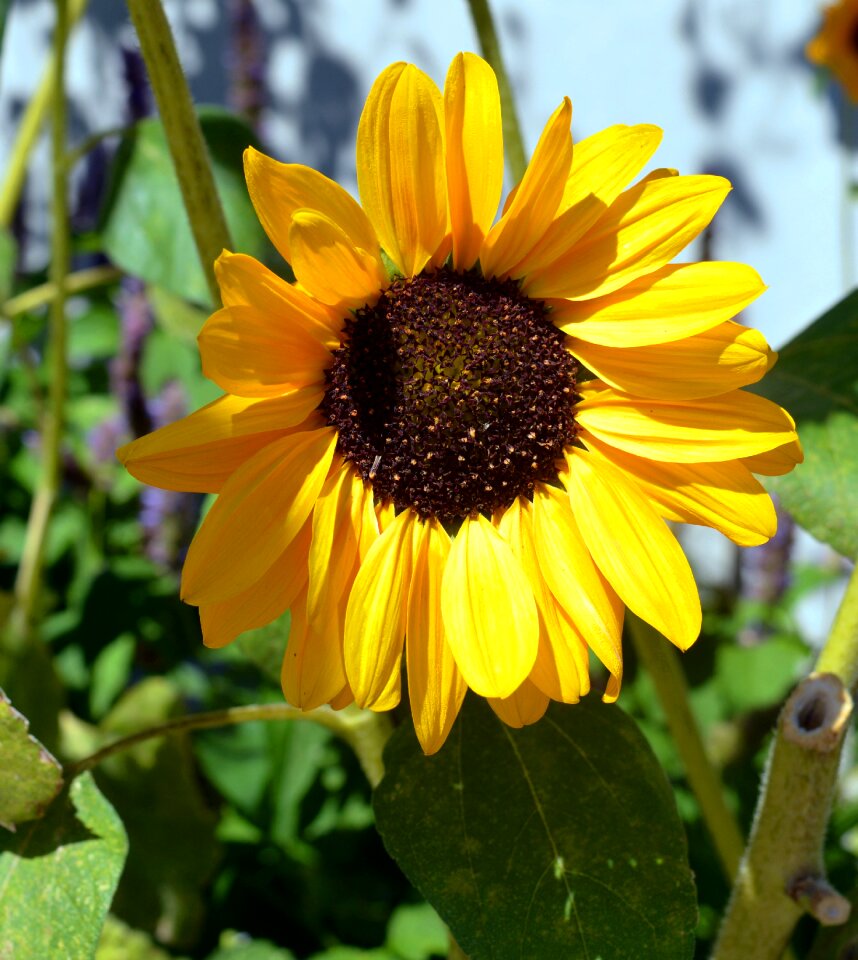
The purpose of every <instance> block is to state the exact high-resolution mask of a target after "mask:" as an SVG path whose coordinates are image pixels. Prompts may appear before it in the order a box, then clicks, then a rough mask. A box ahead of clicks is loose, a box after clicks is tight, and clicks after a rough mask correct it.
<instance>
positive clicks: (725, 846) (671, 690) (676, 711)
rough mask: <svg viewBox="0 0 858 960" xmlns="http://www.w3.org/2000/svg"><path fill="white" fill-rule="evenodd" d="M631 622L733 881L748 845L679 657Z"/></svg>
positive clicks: (640, 623)
mask: <svg viewBox="0 0 858 960" xmlns="http://www.w3.org/2000/svg"><path fill="white" fill-rule="evenodd" d="M627 619H628V625H629V632H630V633H631V636H632V642H633V643H634V645H635V650H636V651H637V654H638V657H639V658H640V660H641V662H642V663H643V665H644V667H646V671H647V673H648V674H649V676H650V679H651V680H652V682H653V685H654V686H655V690H656V693H657V695H658V699H659V702H660V703H661V706H662V709H663V710H664V713H665V716H666V717H667V725H668V727H669V728H670V733H671V735H672V737H673V741H674V743H675V744H676V748H677V750H678V751H679V756H680V758H681V759H682V764H683V766H684V767H685V775H686V777H687V779H688V783H689V785H690V786H691V789H692V790H693V792H694V796H695V797H696V798H697V802H698V804H699V805H700V812H701V814H702V816H703V822H704V823H705V824H706V827H707V829H708V830H709V834H710V836H711V837H712V841H713V843H714V844H715V850H716V852H717V854H718V859H719V860H720V861H721V866H722V867H723V869H724V874H725V875H726V877H727V879H728V880H731V881H732V880H733V878H734V877H735V876H736V871H737V869H738V867H739V860H740V859H741V856H742V849H743V847H744V839H743V838H742V832H741V831H740V830H739V826H738V824H737V823H736V820H735V818H734V817H733V814H732V813H731V812H730V808H729V807H728V806H727V803H726V801H725V800H724V791H723V787H722V784H721V778H720V776H719V775H718V772H717V771H716V769H715V768H714V767H713V765H712V762H711V761H710V759H709V757H708V755H707V753H706V747H705V746H704V743H703V738H702V737H701V735H700V728H699V727H698V726H697V720H696V718H695V716H694V714H693V713H692V710H691V705H690V702H689V697H688V683H687V681H686V679H685V673H684V672H683V670H682V665H681V663H680V662H679V656H678V655H677V653H676V651H675V650H674V649H673V647H672V646H671V645H670V643H669V642H668V641H667V640H665V639H664V637H662V636H661V635H660V634H659V633H658V632H657V631H656V630H654V629H653V628H652V627H651V626H650V625H649V624H648V623H645V622H644V621H643V620H641V619H640V618H639V617H637V616H635V615H634V614H633V613H632V612H631V611H629V612H628V614H627Z"/></svg>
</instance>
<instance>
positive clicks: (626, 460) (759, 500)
mask: <svg viewBox="0 0 858 960" xmlns="http://www.w3.org/2000/svg"><path fill="white" fill-rule="evenodd" d="M581 439H582V440H583V441H584V443H585V445H586V446H587V448H588V449H589V450H590V452H591V454H592V455H594V456H598V457H603V458H606V459H608V460H609V461H610V462H611V463H613V464H614V465H615V466H616V467H619V468H620V469H621V470H623V471H624V472H625V473H626V474H628V475H629V476H631V477H633V478H634V480H635V483H636V484H637V485H638V486H639V487H640V489H641V490H643V492H644V493H645V494H646V495H647V496H648V497H649V499H650V500H651V501H652V502H653V504H654V505H655V507H656V509H657V510H658V512H659V514H661V516H662V517H664V518H665V519H666V520H675V521H678V522H680V523H699V524H703V525H704V526H707V527H712V528H713V529H715V530H720V531H721V533H723V534H724V536H726V537H729V538H730V539H731V540H732V541H733V542H734V543H738V544H739V545H740V546H743V547H753V546H758V545H759V544H761V543H765V542H766V541H767V540H769V539H770V538H771V537H773V536H774V535H775V531H776V530H777V516H776V514H775V508H774V505H773V504H772V499H771V497H770V496H769V495H768V494H767V493H766V491H765V490H764V489H763V487H762V485H761V484H760V483H759V481H757V480H755V479H754V477H753V476H752V475H751V473H750V471H749V470H748V468H747V467H746V466H745V465H744V464H743V463H742V461H741V460H727V461H725V462H724V463H665V462H664V461H660V462H656V461H655V460H645V459H644V458H642V457H635V456H633V455H632V454H629V453H623V451H622V450H617V449H616V448H614V447H610V446H608V445H607V444H601V443H599V442H598V441H596V440H594V439H593V438H592V437H590V436H588V435H587V434H586V433H582V435H581Z"/></svg>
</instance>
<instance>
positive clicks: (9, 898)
mask: <svg viewBox="0 0 858 960" xmlns="http://www.w3.org/2000/svg"><path fill="white" fill-rule="evenodd" d="M127 851H128V840H127V838H126V835H125V830H124V829H123V826H122V823H121V821H120V819H119V817H118V816H117V815H116V811H115V810H114V809H113V807H112V806H111V805H110V803H109V802H108V801H107V800H106V799H105V797H104V796H103V795H102V794H101V792H100V791H99V789H98V787H96V785H95V782H94V780H93V779H92V776H91V775H90V774H89V773H84V774H81V775H80V776H79V777H77V778H76V779H75V780H74V781H73V782H72V784H71V787H70V789H69V791H68V793H67V794H64V795H63V796H62V797H60V798H59V799H57V801H56V802H55V803H53V804H52V805H51V807H50V809H49V811H48V813H47V815H46V816H45V817H44V818H43V819H42V820H39V821H36V822H34V823H33V824H32V825H30V826H28V827H25V828H22V829H21V830H19V832H18V833H17V835H15V836H14V837H12V836H9V837H0V956H2V957H4V958H5V957H10V958H13V957H14V958H17V957H22V958H27V957H33V958H37V957H38V958H39V960H41V958H42V957H44V958H48V957H50V958H54V957H56V958H60V957H61V958H62V960H90V958H91V957H92V955H93V953H94V952H95V946H96V943H97V942H98V938H99V934H100V932H101V928H102V924H103V923H104V918H105V916H106V914H107V910H108V908H109V907H110V901H111V900H112V899H113V893H114V891H115V889H116V884H117V881H118V880H119V875H120V873H121V872H122V866H123V864H124V862H125V856H126V853H127Z"/></svg>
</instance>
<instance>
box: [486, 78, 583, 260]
mask: <svg viewBox="0 0 858 960" xmlns="http://www.w3.org/2000/svg"><path fill="white" fill-rule="evenodd" d="M571 122H572V104H571V102H570V101H569V98H568V97H565V98H564V100H563V103H561V104H560V106H559V107H558V108H557V109H556V110H555V111H554V113H553V114H552V115H551V117H550V118H549V120H548V123H546V125H545V129H544V130H543V131H542V136H541V137H540V138H539V143H537V145H536V150H534V151H533V157H532V159H531V161H530V163H529V164H528V167H527V170H526V171H525V173H524V176H523V177H522V179H521V183H519V184H518V186H517V188H516V190H515V196H514V198H513V199H512V202H511V203H510V204H509V206H508V208H507V209H506V210H505V211H504V214H503V216H502V217H501V218H500V220H498V222H497V223H496V224H495V225H494V226H493V227H492V229H491V230H490V231H489V234H488V236H487V237H486V239H485V240H484V241H483V246H482V250H481V251H480V265H481V267H482V270H483V274H484V275H485V276H487V277H492V276H499V277H504V276H506V275H507V273H508V272H509V270H510V269H511V268H512V267H513V266H514V265H515V264H516V263H518V262H519V261H520V260H521V259H522V257H523V256H524V255H525V254H526V253H528V251H530V250H531V249H532V248H533V246H534V244H536V243H537V241H539V239H540V238H541V237H542V235H543V234H544V233H545V231H546V229H547V228H548V225H549V224H550V223H551V221H552V220H553V219H554V214H555V212H556V210H557V206H558V204H559V203H560V199H561V197H562V196H563V189H564V186H565V184H566V178H567V176H568V174H569V167H570V165H571V163H572V134H571V133H570V130H569V124H570V123H571Z"/></svg>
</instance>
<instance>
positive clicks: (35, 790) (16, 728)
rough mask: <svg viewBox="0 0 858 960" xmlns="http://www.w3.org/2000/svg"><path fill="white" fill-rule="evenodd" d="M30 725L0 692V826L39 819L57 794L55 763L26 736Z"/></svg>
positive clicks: (58, 777)
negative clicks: (0, 774) (0, 771)
mask: <svg viewBox="0 0 858 960" xmlns="http://www.w3.org/2000/svg"><path fill="white" fill-rule="evenodd" d="M29 728H30V724H29V722H28V721H27V718H26V717H24V716H22V715H21V714H20V713H18V711H17V710H16V709H15V708H14V707H13V706H12V704H11V703H10V702H9V700H8V699H7V697H6V695H5V694H4V693H3V691H2V690H0V770H2V776H0V826H3V827H7V828H9V829H13V825H14V824H16V823H22V822H24V821H25V820H34V819H35V818H36V817H40V816H42V814H43V813H44V812H45V808H46V807H47V806H48V804H49V803H50V802H51V800H53V799H54V797H55V796H56V795H57V794H58V793H59V791H60V788H61V787H62V785H63V773H62V769H61V768H60V765H59V763H57V761H56V760H55V759H54V757H53V756H52V755H51V754H50V753H49V752H48V751H47V750H46V749H45V748H44V747H43V746H42V744H41V743H39V741H38V740H36V739H35V737H32V736H30V734H29V732H28V731H29Z"/></svg>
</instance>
